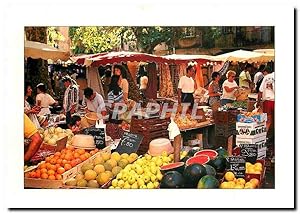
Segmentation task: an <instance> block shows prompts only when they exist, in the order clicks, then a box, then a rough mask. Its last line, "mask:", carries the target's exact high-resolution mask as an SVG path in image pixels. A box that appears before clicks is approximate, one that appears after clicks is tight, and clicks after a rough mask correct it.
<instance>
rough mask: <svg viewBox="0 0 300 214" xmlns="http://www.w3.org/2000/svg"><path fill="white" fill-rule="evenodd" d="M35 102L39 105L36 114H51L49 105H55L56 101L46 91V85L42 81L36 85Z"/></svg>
mask: <svg viewBox="0 0 300 214" xmlns="http://www.w3.org/2000/svg"><path fill="white" fill-rule="evenodd" d="M36 87H37V95H36V98H35V99H36V104H37V106H40V107H41V111H40V112H39V113H38V116H42V115H47V114H51V111H50V108H49V106H52V105H56V104H57V103H58V102H57V101H55V100H54V99H53V97H51V95H49V94H48V93H46V86H45V84H44V83H40V84H38V85H37V86H36Z"/></svg>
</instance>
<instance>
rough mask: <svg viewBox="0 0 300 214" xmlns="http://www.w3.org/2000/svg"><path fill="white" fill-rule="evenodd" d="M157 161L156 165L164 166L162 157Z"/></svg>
mask: <svg viewBox="0 0 300 214" xmlns="http://www.w3.org/2000/svg"><path fill="white" fill-rule="evenodd" d="M155 163H156V166H162V165H163V161H162V160H161V159H158V160H157V161H156V162H155Z"/></svg>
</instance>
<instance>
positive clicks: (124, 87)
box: [114, 65, 129, 103]
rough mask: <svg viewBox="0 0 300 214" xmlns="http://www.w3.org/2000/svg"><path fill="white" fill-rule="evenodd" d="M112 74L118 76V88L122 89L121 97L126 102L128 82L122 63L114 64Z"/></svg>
mask: <svg viewBox="0 0 300 214" xmlns="http://www.w3.org/2000/svg"><path fill="white" fill-rule="evenodd" d="M114 75H118V76H120V81H121V83H120V88H121V89H122V92H123V97H124V101H125V103H127V100H128V91H129V83H128V81H127V79H126V78H127V75H126V71H125V68H124V67H123V66H122V65H115V66H114Z"/></svg>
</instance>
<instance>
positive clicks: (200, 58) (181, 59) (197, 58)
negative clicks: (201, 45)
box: [162, 54, 216, 63]
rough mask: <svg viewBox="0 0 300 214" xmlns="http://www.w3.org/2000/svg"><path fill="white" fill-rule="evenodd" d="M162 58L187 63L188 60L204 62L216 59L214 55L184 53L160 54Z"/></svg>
mask: <svg viewBox="0 0 300 214" xmlns="http://www.w3.org/2000/svg"><path fill="white" fill-rule="evenodd" d="M162 57H163V58H166V59H169V60H173V62H174V63H188V62H189V61H192V60H193V61H197V62H198V63H199V62H200V63H206V62H207V61H216V60H215V57H214V56H210V55H185V54H171V55H166V56H162Z"/></svg>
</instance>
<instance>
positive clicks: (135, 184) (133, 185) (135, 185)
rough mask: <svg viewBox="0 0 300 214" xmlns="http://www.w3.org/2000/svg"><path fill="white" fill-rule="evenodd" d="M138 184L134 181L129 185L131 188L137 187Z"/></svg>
mask: <svg viewBox="0 0 300 214" xmlns="http://www.w3.org/2000/svg"><path fill="white" fill-rule="evenodd" d="M138 188H139V186H138V184H137V182H134V183H133V184H132V185H131V189H138Z"/></svg>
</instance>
